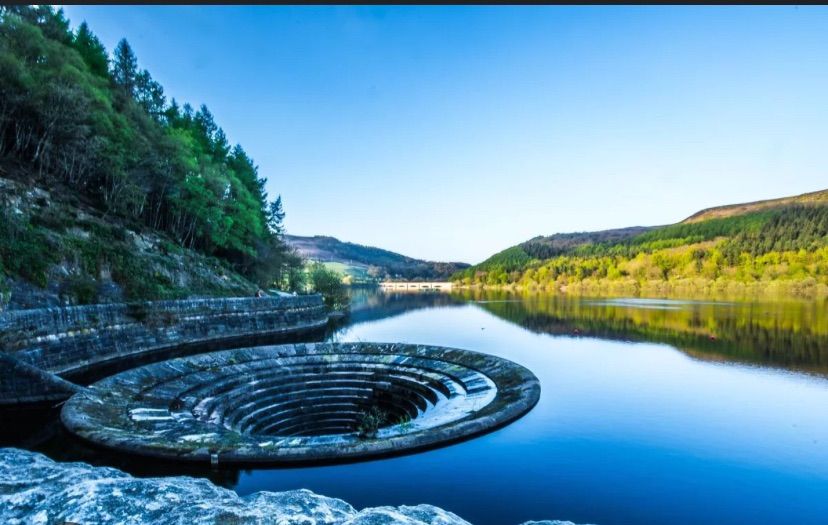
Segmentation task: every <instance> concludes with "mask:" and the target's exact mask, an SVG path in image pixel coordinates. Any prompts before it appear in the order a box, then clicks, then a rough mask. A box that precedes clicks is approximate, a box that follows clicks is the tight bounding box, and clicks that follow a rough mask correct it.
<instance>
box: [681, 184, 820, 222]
mask: <svg viewBox="0 0 828 525" xmlns="http://www.w3.org/2000/svg"><path fill="white" fill-rule="evenodd" d="M792 204H802V205H828V190H821V191H814V192H811V193H803V194H802V195H796V196H793V197H782V198H780V199H768V200H764V201H755V202H745V203H742V204H728V205H726V206H716V207H714V208H707V209H704V210H702V211H699V212H696V213H694V214H693V215H691V216H689V217H687V218H686V219H684V220H683V221H682V222H699V221H704V220H707V219H718V218H723V217H732V216H734V215H743V214H745V213H750V212H754V211H760V210H767V209H773V208H780V207H784V206H789V205H792Z"/></svg>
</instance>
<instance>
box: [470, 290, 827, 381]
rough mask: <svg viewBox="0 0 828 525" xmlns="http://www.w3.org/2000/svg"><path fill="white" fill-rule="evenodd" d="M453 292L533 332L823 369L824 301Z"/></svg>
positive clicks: (802, 368) (715, 358)
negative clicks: (659, 301)
mask: <svg viewBox="0 0 828 525" xmlns="http://www.w3.org/2000/svg"><path fill="white" fill-rule="evenodd" d="M460 295H462V296H463V297H464V298H467V299H476V300H482V301H483V302H481V303H479V306H480V308H483V309H485V310H486V311H488V312H491V313H492V314H494V315H496V316H498V317H500V318H502V319H505V320H507V321H510V322H513V323H515V324H518V325H520V326H522V327H524V328H526V329H528V330H531V331H533V332H537V333H547V334H568V335H573V334H581V335H585V336H590V337H599V338H605V339H615V340H635V341H653V342H660V343H667V344H670V345H672V346H675V347H677V348H679V349H681V350H683V351H685V352H686V353H687V354H689V355H692V356H694V357H697V358H701V359H712V360H731V361H740V362H745V363H756V364H763V365H770V366H775V367H780V368H788V369H793V370H803V371H811V372H817V373H820V374H824V375H828V306H826V304H825V303H823V302H781V303H738V302H736V303H711V302H707V303H699V302H679V303H676V304H671V305H669V307H667V308H654V307H652V306H651V305H647V307H639V306H637V305H636V304H635V303H615V302H613V301H596V300H589V299H580V298H573V297H566V296H560V295H552V296H550V295H540V294H528V295H514V294H511V295H510V294H509V293H508V292H488V291H487V292H476V291H463V292H461V293H460Z"/></svg>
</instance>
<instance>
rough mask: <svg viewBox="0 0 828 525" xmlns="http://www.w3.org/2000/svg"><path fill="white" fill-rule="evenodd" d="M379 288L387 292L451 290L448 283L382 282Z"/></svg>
mask: <svg viewBox="0 0 828 525" xmlns="http://www.w3.org/2000/svg"><path fill="white" fill-rule="evenodd" d="M380 287H382V288H387V289H389V290H451V283H450V282H422V283H417V282H408V281H405V282H394V281H384V282H381V283H380Z"/></svg>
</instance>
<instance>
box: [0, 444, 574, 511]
mask: <svg viewBox="0 0 828 525" xmlns="http://www.w3.org/2000/svg"><path fill="white" fill-rule="evenodd" d="M0 522H2V523H4V524H7V525H24V524H25V525H51V524H57V523H61V524H62V523H67V522H68V523H77V524H84V525H86V524H95V525H115V524H125V523H129V524H144V523H152V524H155V525H173V524H186V525H208V524H209V525H218V524H233V525H254V524H255V525H393V524H399V525H469V523H468V522H467V521H465V520H463V519H462V518H460V517H458V516H457V515H455V514H452V513H451V512H448V511H445V510H442V509H440V508H437V507H434V506H431V505H416V506H400V507H372V508H366V509H363V510H360V511H357V510H356V509H354V508H353V507H352V506H351V505H349V504H348V503H346V502H344V501H342V500H340V499H335V498H328V497H325V496H320V495H318V494H314V493H313V492H311V491H309V490H292V491H287V492H257V493H255V494H250V495H249V496H238V495H237V494H236V493H235V492H233V491H232V490H228V489H224V488H221V487H217V486H215V485H213V484H212V483H210V482H209V481H208V480H205V479H199V478H190V477H183V476H177V477H166V478H144V479H141V478H133V477H132V476H130V475H128V474H125V473H124V472H121V471H120V470H117V469H114V468H107V467H93V466H90V465H88V464H86V463H56V462H54V461H52V460H50V459H49V458H47V457H46V456H44V455H42V454H38V453H35V452H29V451H26V450H20V449H15V448H2V449H0ZM529 523H534V524H542V525H572V524H571V523H570V522H563V521H543V522H529ZM527 525H528V524H527Z"/></svg>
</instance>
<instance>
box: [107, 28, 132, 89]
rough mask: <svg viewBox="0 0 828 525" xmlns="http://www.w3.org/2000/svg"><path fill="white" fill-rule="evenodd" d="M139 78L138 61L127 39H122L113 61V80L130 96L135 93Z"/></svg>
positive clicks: (116, 47)
mask: <svg viewBox="0 0 828 525" xmlns="http://www.w3.org/2000/svg"><path fill="white" fill-rule="evenodd" d="M137 77H138V59H137V58H136V57H135V53H134V52H133V51H132V47H130V45H129V42H127V40H126V38H122V39H121V40H120V42H118V45H117V46H115V56H114V58H113V60H112V80H113V81H114V82H115V84H117V85H118V86H120V87H121V89H123V90H124V92H125V93H127V94H128V95H129V96H133V95H134V93H135V83H136V80H137Z"/></svg>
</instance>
